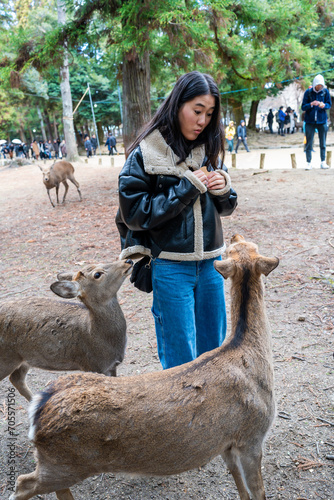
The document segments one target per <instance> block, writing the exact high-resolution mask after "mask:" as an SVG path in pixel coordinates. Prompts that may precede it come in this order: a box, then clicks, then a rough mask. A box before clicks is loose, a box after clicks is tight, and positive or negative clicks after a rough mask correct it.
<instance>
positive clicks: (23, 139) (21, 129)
mask: <svg viewBox="0 0 334 500" xmlns="http://www.w3.org/2000/svg"><path fill="white" fill-rule="evenodd" d="M20 139H21V141H22V142H24V143H26V142H27V139H26V136H25V133H24V128H23V123H20Z"/></svg>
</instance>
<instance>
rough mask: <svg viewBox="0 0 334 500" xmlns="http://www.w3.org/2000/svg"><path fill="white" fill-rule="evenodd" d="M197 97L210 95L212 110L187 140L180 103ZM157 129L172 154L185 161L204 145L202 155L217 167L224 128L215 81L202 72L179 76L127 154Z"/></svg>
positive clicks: (222, 147) (222, 144) (221, 150)
mask: <svg viewBox="0 0 334 500" xmlns="http://www.w3.org/2000/svg"><path fill="white" fill-rule="evenodd" d="M200 95H212V96H213V97H214V99H215V108H214V111H213V113H212V116H211V120H210V123H209V124H208V125H207V126H206V127H205V129H204V130H203V132H201V134H199V136H198V137H197V139H195V140H194V141H188V140H187V139H185V138H184V136H183V135H182V133H181V129H180V124H179V118H178V113H179V110H180V108H181V106H182V105H183V104H185V103H186V102H188V101H191V100H192V99H195V97H197V96H200ZM155 129H159V131H160V132H161V134H162V135H163V137H164V139H165V141H166V142H167V144H168V145H169V146H171V148H172V149H173V151H174V152H175V154H176V155H177V156H178V157H179V158H180V162H182V161H184V160H185V159H186V158H187V156H189V153H190V151H191V150H192V149H194V148H195V147H196V146H200V145H201V144H205V153H206V156H207V158H208V161H209V163H210V164H211V165H212V167H213V168H217V163H218V155H219V153H221V152H222V153H223V155H224V129H223V127H222V124H221V114H220V94H219V90H218V87H217V84H216V82H215V81H214V79H213V78H212V77H211V76H210V75H207V74H205V73H200V72H199V71H192V72H191V73H186V74H185V75H183V76H181V77H180V78H179V80H178V81H177V82H176V84H175V87H174V88H173V90H172V92H171V93H170V95H169V96H168V97H167V99H166V100H165V101H164V102H163V103H162V104H161V106H160V107H159V109H158V110H157V111H156V113H155V115H154V116H153V118H152V119H151V120H150V121H149V122H148V123H147V124H146V125H145V126H144V128H143V129H142V130H141V132H140V133H139V135H138V137H137V139H136V140H135V141H134V142H133V143H132V144H131V146H129V148H128V150H127V154H129V153H131V151H133V150H134V149H135V148H136V147H137V146H138V144H139V143H140V142H141V141H142V140H143V139H144V138H145V137H147V136H148V135H149V134H150V133H151V132H153V130H155Z"/></svg>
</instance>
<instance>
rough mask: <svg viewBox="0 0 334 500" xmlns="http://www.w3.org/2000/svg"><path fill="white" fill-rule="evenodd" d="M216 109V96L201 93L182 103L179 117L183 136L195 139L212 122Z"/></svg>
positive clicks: (190, 139) (189, 139)
mask: <svg viewBox="0 0 334 500" xmlns="http://www.w3.org/2000/svg"><path fill="white" fill-rule="evenodd" d="M214 109H215V98H214V97H213V96H212V95H210V94H208V95H199V96H197V97H195V98H194V99H192V100H191V101H187V102H185V103H184V104H182V106H181V108H180V109H179V113H178V118H179V124H180V129H181V132H182V135H183V137H185V139H188V141H194V140H195V139H197V137H198V136H199V134H200V133H201V132H203V130H204V129H205V127H206V126H207V125H208V124H209V123H210V121H211V117H212V114H213V111H214Z"/></svg>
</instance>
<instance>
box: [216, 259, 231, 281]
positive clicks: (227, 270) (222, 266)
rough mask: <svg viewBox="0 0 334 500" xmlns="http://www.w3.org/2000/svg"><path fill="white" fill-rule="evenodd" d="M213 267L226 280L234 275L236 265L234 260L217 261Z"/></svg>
mask: <svg viewBox="0 0 334 500" xmlns="http://www.w3.org/2000/svg"><path fill="white" fill-rule="evenodd" d="M213 265H214V268H215V269H216V271H218V272H219V273H220V274H221V275H222V276H223V277H224V278H225V279H227V278H231V276H233V274H234V269H235V264H234V260H233V259H225V260H215V261H214V263H213Z"/></svg>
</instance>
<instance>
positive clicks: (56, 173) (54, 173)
mask: <svg viewBox="0 0 334 500" xmlns="http://www.w3.org/2000/svg"><path fill="white" fill-rule="evenodd" d="M39 168H40V169H41V171H42V173H43V182H44V185H45V187H46V190H47V192H48V197H49V200H50V203H51V205H52V206H53V207H55V204H54V203H53V201H52V199H51V196H50V189H53V188H54V187H55V188H56V196H57V203H58V204H59V197H58V192H59V184H60V183H61V182H62V183H63V184H64V187H65V193H64V196H63V201H62V203H65V198H66V195H67V191H68V183H67V180H69V181H71V182H72V183H73V184H74V185H75V187H76V188H77V190H78V193H79V199H80V201H82V197H81V191H80V187H79V182H78V181H77V180H76V179H75V177H74V167H73V165H72V164H71V163H70V162H68V161H65V160H61V161H57V162H56V163H53V165H51V166H46V167H45V166H44V167H41V166H40V165H39Z"/></svg>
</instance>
